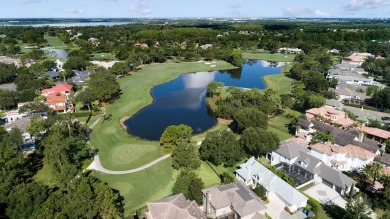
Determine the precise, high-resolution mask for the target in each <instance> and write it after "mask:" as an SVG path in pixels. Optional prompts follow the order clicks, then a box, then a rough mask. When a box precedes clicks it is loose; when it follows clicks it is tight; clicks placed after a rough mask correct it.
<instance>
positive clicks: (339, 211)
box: [322, 202, 345, 218]
mask: <svg viewBox="0 0 390 219" xmlns="http://www.w3.org/2000/svg"><path fill="white" fill-rule="evenodd" d="M322 208H323V209H324V210H325V212H326V213H327V214H328V215H329V217H331V218H343V217H344V215H345V210H344V209H343V208H341V207H340V206H338V205H337V204H335V203H334V202H328V203H326V204H323V205H322Z"/></svg>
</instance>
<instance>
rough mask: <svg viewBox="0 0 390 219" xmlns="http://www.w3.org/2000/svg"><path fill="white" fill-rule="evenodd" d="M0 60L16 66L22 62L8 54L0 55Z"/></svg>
mask: <svg viewBox="0 0 390 219" xmlns="http://www.w3.org/2000/svg"><path fill="white" fill-rule="evenodd" d="M0 62H2V63H4V64H7V65H11V64H14V65H16V67H20V66H22V62H21V61H20V59H15V58H11V57H8V56H0Z"/></svg>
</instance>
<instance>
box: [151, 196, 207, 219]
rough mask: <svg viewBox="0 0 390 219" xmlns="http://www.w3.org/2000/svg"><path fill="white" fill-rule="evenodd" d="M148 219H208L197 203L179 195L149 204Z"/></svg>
mask: <svg viewBox="0 0 390 219" xmlns="http://www.w3.org/2000/svg"><path fill="white" fill-rule="evenodd" d="M147 206H148V212H146V213H145V215H146V219H184V218H186V219H206V216H205V215H204V214H203V212H202V211H201V210H200V208H199V206H198V205H197V204H196V202H195V201H189V200H187V199H186V198H185V197H184V195H183V194H181V193H180V194H177V195H172V196H168V197H166V198H162V199H160V200H157V201H154V202H149V203H147Z"/></svg>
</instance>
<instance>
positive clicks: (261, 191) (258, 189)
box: [253, 184, 267, 198]
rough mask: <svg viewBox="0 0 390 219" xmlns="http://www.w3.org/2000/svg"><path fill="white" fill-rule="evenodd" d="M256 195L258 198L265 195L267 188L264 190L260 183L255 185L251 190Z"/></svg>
mask: <svg viewBox="0 0 390 219" xmlns="http://www.w3.org/2000/svg"><path fill="white" fill-rule="evenodd" d="M253 191H254V192H255V193H256V195H257V196H259V197H260V198H263V197H265V196H266V194H267V190H265V188H264V187H263V186H262V185H260V184H259V185H257V186H256V188H255V189H254V190H253Z"/></svg>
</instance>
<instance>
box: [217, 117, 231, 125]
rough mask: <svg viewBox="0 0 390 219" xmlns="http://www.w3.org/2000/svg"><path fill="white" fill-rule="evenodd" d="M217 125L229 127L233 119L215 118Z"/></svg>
mask: <svg viewBox="0 0 390 219" xmlns="http://www.w3.org/2000/svg"><path fill="white" fill-rule="evenodd" d="M217 121H218V124H222V125H230V124H232V122H233V119H222V118H217Z"/></svg>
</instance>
